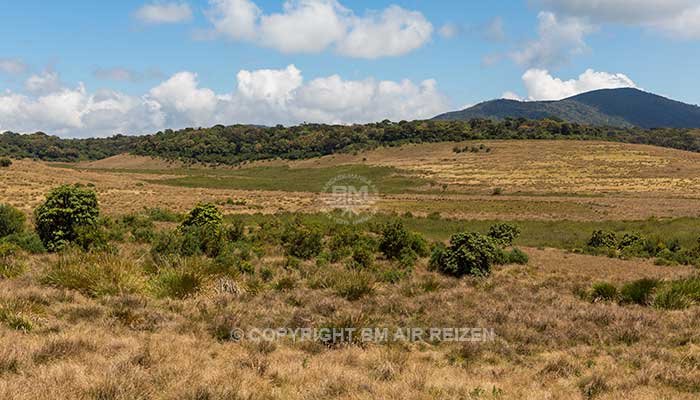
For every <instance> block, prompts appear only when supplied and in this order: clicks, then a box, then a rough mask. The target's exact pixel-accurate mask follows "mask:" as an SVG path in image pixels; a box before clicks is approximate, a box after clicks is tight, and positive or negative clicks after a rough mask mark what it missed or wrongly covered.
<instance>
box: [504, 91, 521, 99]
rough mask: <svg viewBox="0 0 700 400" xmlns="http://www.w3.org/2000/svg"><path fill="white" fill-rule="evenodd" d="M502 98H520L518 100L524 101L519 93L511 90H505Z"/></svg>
mask: <svg viewBox="0 0 700 400" xmlns="http://www.w3.org/2000/svg"><path fill="white" fill-rule="evenodd" d="M501 98H502V99H505V100H518V101H522V98H521V97H520V96H519V95H518V94H517V93H515V92H511V91H508V92H504V93H503V94H502V95H501Z"/></svg>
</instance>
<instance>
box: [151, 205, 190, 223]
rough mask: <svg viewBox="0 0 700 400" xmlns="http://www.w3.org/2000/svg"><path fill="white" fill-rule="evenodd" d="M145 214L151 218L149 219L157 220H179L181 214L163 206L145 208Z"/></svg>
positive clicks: (180, 219)
mask: <svg viewBox="0 0 700 400" xmlns="http://www.w3.org/2000/svg"><path fill="white" fill-rule="evenodd" d="M145 211H146V215H148V217H149V218H151V221H158V222H180V221H182V216H181V215H180V214H177V213H175V212H172V211H170V210H166V209H164V208H147V209H146V210H145Z"/></svg>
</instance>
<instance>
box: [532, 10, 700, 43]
mask: <svg viewBox="0 0 700 400" xmlns="http://www.w3.org/2000/svg"><path fill="white" fill-rule="evenodd" d="M534 2H535V3H536V4H538V5H541V6H543V7H546V8H548V9H552V10H555V11H557V12H560V13H562V14H566V15H571V16H576V17H585V18H589V19H590V20H592V21H594V22H596V23H621V24H627V25H638V26H642V27H648V28H653V29H658V30H661V31H664V32H666V33H669V34H672V35H675V36H678V37H683V38H688V39H700V28H699V27H698V25H700V24H698V18H700V4H699V3H698V1H697V0H534Z"/></svg>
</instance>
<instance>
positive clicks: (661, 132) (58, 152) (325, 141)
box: [0, 103, 700, 164]
mask: <svg viewBox="0 0 700 400" xmlns="http://www.w3.org/2000/svg"><path fill="white" fill-rule="evenodd" d="M621 104H622V103H621ZM533 117H535V118H537V119H539V118H546V117H547V115H543V114H538V115H533ZM609 122H610V120H609V119H607V120H605V121H601V123H609ZM656 126H658V125H656ZM487 139H548V140H551V139H591V140H606V141H617V142H625V143H642V144H653V145H657V146H665V147H672V148H676V149H681V150H690V151H700V137H698V135H697V134H696V133H695V132H694V131H693V130H692V129H641V128H614V127H606V126H590V125H581V124H577V123H569V122H563V121H557V120H553V119H551V118H549V119H541V120H527V119H524V118H505V119H503V120H500V121H493V120H491V119H484V118H476V119H471V120H469V121H437V120H432V121H412V122H406V121H402V122H399V123H393V122H390V121H382V122H378V123H371V124H364V125H351V126H350V125H324V124H302V125H297V126H290V127H283V126H275V127H263V126H252V125H232V126H222V125H216V126H213V127H211V128H198V129H193V128H186V129H182V130H179V131H173V130H165V131H163V132H158V133H156V134H153V135H146V136H123V135H117V136H113V137H110V138H101V139H61V138H59V137H56V136H49V135H46V134H44V133H41V132H39V133H35V134H30V135H22V134H18V133H12V132H6V133H4V134H0V156H1V155H5V156H7V155H12V156H13V157H18V158H23V157H28V158H36V159H41V160H46V161H79V160H97V159H102V158H106V157H110V156H113V155H117V154H121V153H133V154H137V155H144V156H154V157H161V158H165V159H169V160H178V161H184V162H186V163H191V162H203V163H210V164H239V163H241V162H244V161H254V160H266V159H274V158H283V159H291V160H294V159H301V158H311V157H318V156H322V155H327V154H334V153H340V152H346V153H350V152H355V151H360V150H366V149H372V148H376V147H379V146H397V145H400V144H404V143H429V142H448V141H456V142H459V141H465V140H487Z"/></svg>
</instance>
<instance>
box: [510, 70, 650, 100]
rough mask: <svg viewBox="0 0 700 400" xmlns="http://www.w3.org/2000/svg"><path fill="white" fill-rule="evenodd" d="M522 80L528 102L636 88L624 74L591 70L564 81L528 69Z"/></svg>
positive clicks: (546, 73)
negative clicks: (604, 90)
mask: <svg viewBox="0 0 700 400" xmlns="http://www.w3.org/2000/svg"><path fill="white" fill-rule="evenodd" d="M522 78H523V84H524V85H525V88H526V89H527V93H528V98H529V100H561V99H564V98H567V97H571V96H575V95H577V94H580V93H585V92H589V91H591V90H597V89H614V88H624V87H633V88H636V87H637V85H636V84H635V83H634V81H632V79H630V78H629V77H628V76H627V75H625V74H610V73H607V72H597V71H594V70H592V69H588V70H586V72H584V73H583V74H581V75H580V76H579V77H578V79H571V80H566V81H565V80H562V79H560V78H555V77H553V76H552V75H551V74H550V73H549V71H547V70H543V69H530V70H528V71H527V72H525V74H523V77H522ZM504 97H505V95H504Z"/></svg>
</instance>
